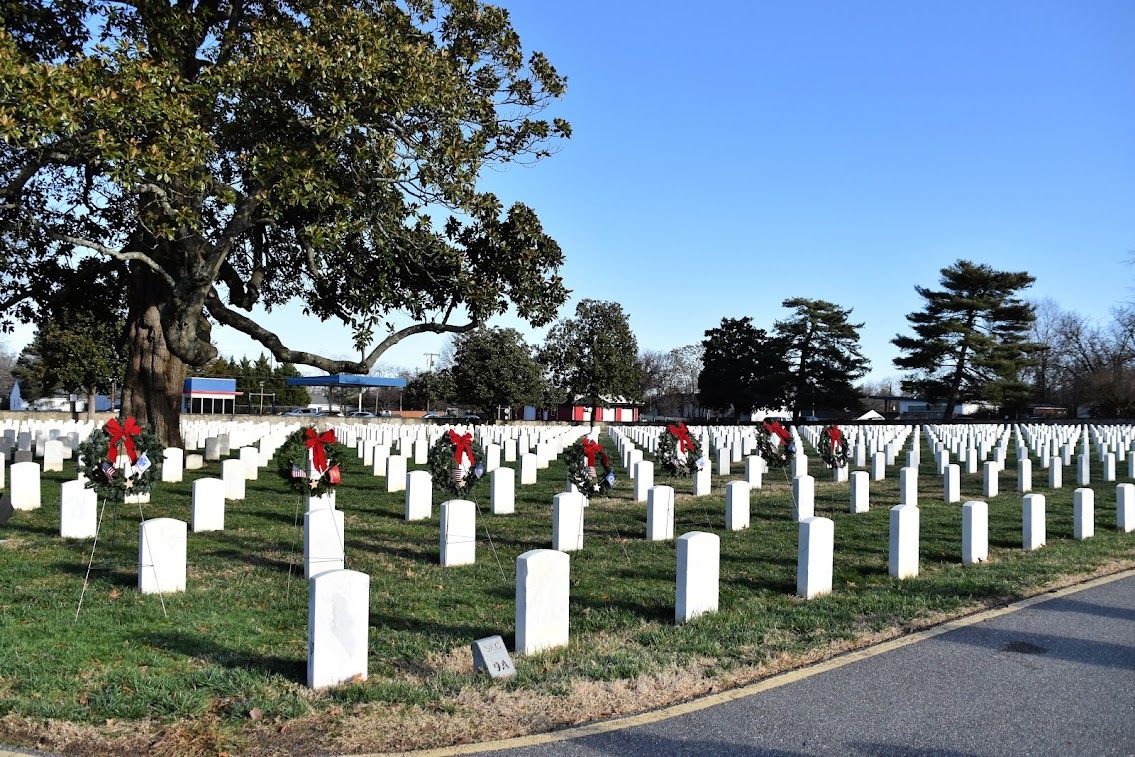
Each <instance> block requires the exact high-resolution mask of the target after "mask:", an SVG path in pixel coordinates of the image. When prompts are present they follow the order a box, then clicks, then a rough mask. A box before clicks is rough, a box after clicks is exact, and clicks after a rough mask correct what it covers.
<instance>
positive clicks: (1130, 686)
mask: <svg viewBox="0 0 1135 757" xmlns="http://www.w3.org/2000/svg"><path fill="white" fill-rule="evenodd" d="M485 754H493V755H509V756H510V757H520V756H521V755H523V757H536V756H537V755H580V756H583V755H620V756H626V757H632V756H638V755H643V756H649V757H662V756H663V755H713V756H715V757H716V756H718V755H802V754H825V755H827V754H848V755H872V756H881V755H944V756H945V755H949V756H952V757H953V756H956V757H961V756H962V755H1062V756H1067V755H1135V577H1129V578H1125V579H1121V580H1118V581H1114V582H1112V583H1108V584H1105V585H1103V586H1097V587H1094V588H1090V589H1085V590H1083V591H1079V592H1077V593H1075V594H1071V595H1067V596H1064V597H1060V598H1054V599H1051V600H1049V601H1046V602H1041V603H1038V604H1035V605H1032V606H1031V607H1027V608H1024V609H1021V610H1018V611H1016V612H1012V613H1009V614H1006V615H1002V616H1000V617H996V618H993V619H990V620H987V621H984V622H981V623H978V624H975V625H972V626H968V627H965V628H960V629H956V630H953V631H950V632H948V633H945V634H942V635H940V636H936V637H933V638H931V639H927V640H924V641H921V642H918V643H915V644H911V645H909V646H905V647H901V648H899V649H894V650H891V651H888V652H885V653H883V654H880V655H878V656H875V657H871V658H868V659H865V660H861V661H858V662H854V663H851V664H848V665H845V666H843V667H840V668H837V669H835V670H829V671H826V672H823V673H820V674H818V675H815V676H813V677H810V678H805V679H803V680H798V681H795V682H792V683H789V684H786V685H784V686H781V687H779V688H774V689H771V690H767V691H763V692H760V693H758V694H755V695H753V696H749V697H745V698H743V699H738V700H735V701H731V702H726V703H723V704H719V705H716V706H713V707H710V708H708V709H705V710H700V711H698V712H694V713H690V714H686V715H680V716H677V717H674V718H671V719H668V720H664V721H661V722H657V723H653V724H650V725H642V726H637V727H633V728H629V729H626V730H619V731H612V732H609V733H602V734H596V735H589V736H585V737H583V738H579V739H572V740H569V741H561V742H554V743H548V744H541V745H536V746H529V747H523V748H519V749H510V750H504V751H495V752H489V753H485Z"/></svg>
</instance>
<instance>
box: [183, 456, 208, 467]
mask: <svg viewBox="0 0 1135 757" xmlns="http://www.w3.org/2000/svg"><path fill="white" fill-rule="evenodd" d="M204 467H205V458H204V457H202V456H201V455H186V456H185V470H201V469H202V468H204Z"/></svg>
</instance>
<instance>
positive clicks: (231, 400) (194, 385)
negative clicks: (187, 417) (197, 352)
mask: <svg viewBox="0 0 1135 757" xmlns="http://www.w3.org/2000/svg"><path fill="white" fill-rule="evenodd" d="M240 394H241V393H240V392H238V391H237V390H236V379H235V378H203V377H200V376H194V377H192V378H187V379H185V388H184V390H183V391H182V394H181V411H182V412H183V413H206V414H209V413H214V414H225V415H232V414H233V413H234V412H235V411H236V398H237V397H238V396H240Z"/></svg>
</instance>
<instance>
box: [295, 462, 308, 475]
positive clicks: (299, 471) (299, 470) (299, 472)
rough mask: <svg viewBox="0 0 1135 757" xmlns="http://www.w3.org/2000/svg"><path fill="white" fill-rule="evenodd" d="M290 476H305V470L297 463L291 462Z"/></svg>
mask: <svg viewBox="0 0 1135 757" xmlns="http://www.w3.org/2000/svg"><path fill="white" fill-rule="evenodd" d="M292 478H307V471H305V470H304V469H303V468H301V467H299V466H298V465H295V464H294V463H293V464H292Z"/></svg>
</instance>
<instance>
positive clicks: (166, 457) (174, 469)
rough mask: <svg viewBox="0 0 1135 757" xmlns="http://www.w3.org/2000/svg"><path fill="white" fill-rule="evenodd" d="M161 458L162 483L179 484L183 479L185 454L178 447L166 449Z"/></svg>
mask: <svg viewBox="0 0 1135 757" xmlns="http://www.w3.org/2000/svg"><path fill="white" fill-rule="evenodd" d="M162 458H163V459H162V481H164V482H165V483H167V484H176V483H179V482H180V481H181V480H182V479H183V478H184V477H185V452H184V451H183V450H182V449H181V448H180V447H166V448H165V449H164V450H162Z"/></svg>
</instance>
